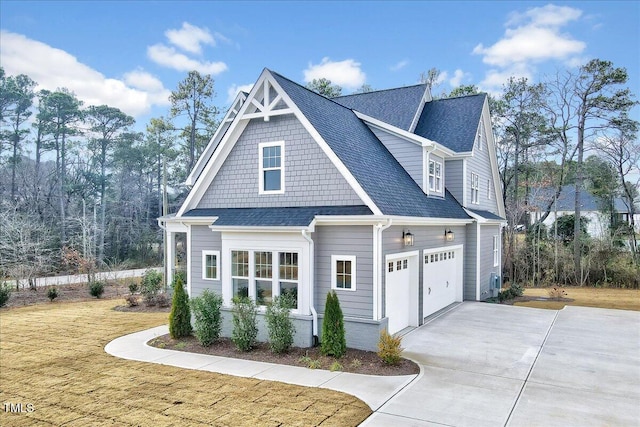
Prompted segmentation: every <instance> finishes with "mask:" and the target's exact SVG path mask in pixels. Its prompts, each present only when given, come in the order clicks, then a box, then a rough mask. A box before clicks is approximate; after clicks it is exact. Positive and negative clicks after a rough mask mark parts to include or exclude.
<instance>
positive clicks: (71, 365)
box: [0, 300, 371, 427]
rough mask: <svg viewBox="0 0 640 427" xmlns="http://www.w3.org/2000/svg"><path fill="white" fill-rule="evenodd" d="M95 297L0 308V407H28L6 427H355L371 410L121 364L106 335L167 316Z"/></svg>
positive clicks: (287, 388) (335, 395) (255, 384)
mask: <svg viewBox="0 0 640 427" xmlns="http://www.w3.org/2000/svg"><path fill="white" fill-rule="evenodd" d="M113 306H114V301H108V300H107V301H91V302H80V303H65V304H51V305H36V306H31V307H23V308H15V309H9V310H6V309H5V310H2V312H0V402H2V404H3V405H4V404H5V403H14V404H15V403H22V404H23V405H24V406H23V408H26V404H28V403H30V404H32V405H33V407H34V409H35V410H34V411H33V412H30V413H21V414H16V413H7V412H5V410H4V407H0V425H3V426H39V425H48V426H50V425H64V426H102V425H119V426H147V425H152V426H154V427H161V426H175V425H180V426H204V425H212V426H252V427H253V426H258V425H260V426H295V425H305V426H312V425H322V426H347V425H351V426H355V425H358V424H359V423H360V422H361V421H363V420H364V419H365V418H366V417H367V416H369V414H370V413H371V410H370V409H369V407H368V406H367V405H366V404H364V403H363V402H362V401H360V400H358V399H356V398H355V397H352V396H349V395H346V394H343V393H339V392H335V391H331V390H325V389H317V388H308V387H300V386H294V385H288V384H283V383H277V382H270V381H261V380H256V379H247V378H237V377H232V376H228V375H221V374H215V373H209V372H200V371H191V370H184V369H180V368H175V367H171V366H163V365H156V364H149V363H142V362H134V361H127V360H122V359H118V358H115V357H112V356H110V355H108V354H106V353H105V352H104V346H105V345H106V344H107V343H108V342H109V341H111V340H112V339H114V338H116V337H118V336H121V335H124V334H127V333H131V332H135V331H139V330H143V329H147V328H150V327H153V326H158V325H161V324H163V323H165V322H166V317H167V315H166V313H124V312H117V311H113V310H111V308H112V307H113Z"/></svg>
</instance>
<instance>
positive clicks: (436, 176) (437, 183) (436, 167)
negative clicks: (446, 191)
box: [429, 160, 442, 193]
mask: <svg viewBox="0 0 640 427" xmlns="http://www.w3.org/2000/svg"><path fill="white" fill-rule="evenodd" d="M429 190H430V191H434V192H436V193H441V192H442V163H441V162H436V161H434V160H430V161H429Z"/></svg>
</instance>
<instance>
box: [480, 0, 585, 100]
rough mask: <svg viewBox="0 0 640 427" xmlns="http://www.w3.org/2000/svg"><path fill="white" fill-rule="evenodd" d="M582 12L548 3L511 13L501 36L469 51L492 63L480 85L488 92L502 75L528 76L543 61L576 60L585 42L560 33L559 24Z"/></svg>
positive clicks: (563, 23)
mask: <svg viewBox="0 0 640 427" xmlns="http://www.w3.org/2000/svg"><path fill="white" fill-rule="evenodd" d="M581 16H582V11H581V10H579V9H575V8H572V7H567V6H555V5H552V4H549V5H546V6H543V7H535V8H531V9H528V10H527V11H526V12H524V13H517V12H515V13H512V14H511V15H510V17H509V19H508V20H507V22H506V24H505V26H506V27H507V28H506V30H505V33H504V36H503V37H502V38H501V39H500V40H498V41H497V42H496V43H494V44H493V45H491V46H486V47H485V46H484V45H483V44H482V43H480V44H478V45H477V46H476V47H475V48H474V49H473V53H474V54H476V55H482V61H483V62H484V63H485V64H488V65H490V66H492V69H491V70H489V71H488V72H487V74H486V76H485V79H484V81H483V82H482V83H481V84H480V86H481V87H483V88H484V89H485V90H488V91H492V89H494V90H495V89H496V88H498V87H500V86H501V85H502V84H503V83H505V82H506V78H505V79H504V80H502V81H499V80H500V79H501V78H502V77H503V76H506V77H509V76H511V75H515V76H516V77H529V78H530V76H531V75H532V74H533V71H534V70H535V65H536V64H540V63H543V62H546V61H561V62H564V63H566V64H571V63H576V62H577V61H578V59H577V58H579V57H580V56H581V54H582V53H583V51H584V50H585V48H586V43H584V42H582V41H580V40H575V39H574V38H573V37H572V36H571V35H570V34H568V33H566V32H562V27H564V26H566V25H567V24H569V23H571V22H573V21H576V20H578V19H580V18H581Z"/></svg>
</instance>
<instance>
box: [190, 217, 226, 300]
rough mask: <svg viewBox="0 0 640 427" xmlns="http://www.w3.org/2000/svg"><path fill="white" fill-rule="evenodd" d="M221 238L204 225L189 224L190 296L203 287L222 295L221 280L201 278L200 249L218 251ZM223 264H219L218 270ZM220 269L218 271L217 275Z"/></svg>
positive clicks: (201, 290)
mask: <svg viewBox="0 0 640 427" xmlns="http://www.w3.org/2000/svg"><path fill="white" fill-rule="evenodd" d="M221 249H222V240H221V236H220V233H219V232H213V231H211V230H210V229H209V227H208V226H206V225H192V226H191V295H189V296H190V297H191V298H194V297H197V296H200V295H201V294H202V292H203V291H204V290H205V289H209V290H210V291H213V292H216V293H217V294H219V295H222V281H220V280H205V279H203V278H202V251H205V250H207V251H209V250H210V251H220V250H221ZM223 268H224V266H223V265H222V264H220V270H222V269H223ZM220 274H221V271H218V277H221V276H220Z"/></svg>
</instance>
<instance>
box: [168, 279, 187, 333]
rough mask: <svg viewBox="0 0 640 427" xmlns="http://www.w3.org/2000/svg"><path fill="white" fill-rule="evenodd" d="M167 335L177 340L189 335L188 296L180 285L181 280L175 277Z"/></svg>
mask: <svg viewBox="0 0 640 427" xmlns="http://www.w3.org/2000/svg"><path fill="white" fill-rule="evenodd" d="M169 335H171V338H173V339H177V338H182V337H186V336H189V335H191V310H190V309H189V296H188V295H187V293H186V292H185V290H184V287H183V285H182V278H180V276H178V277H177V279H176V281H175V283H174V285H173V301H172V303H171V313H170V314H169Z"/></svg>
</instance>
